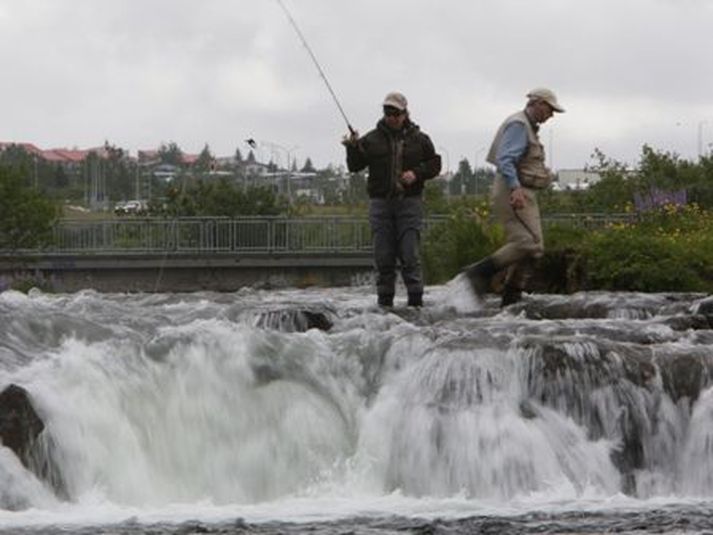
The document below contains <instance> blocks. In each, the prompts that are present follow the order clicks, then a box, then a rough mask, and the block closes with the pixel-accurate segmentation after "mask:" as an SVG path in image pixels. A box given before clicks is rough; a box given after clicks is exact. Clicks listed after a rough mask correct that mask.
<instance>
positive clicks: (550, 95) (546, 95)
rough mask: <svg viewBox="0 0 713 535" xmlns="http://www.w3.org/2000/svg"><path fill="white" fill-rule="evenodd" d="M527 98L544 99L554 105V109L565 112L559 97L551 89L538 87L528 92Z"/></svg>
mask: <svg viewBox="0 0 713 535" xmlns="http://www.w3.org/2000/svg"><path fill="white" fill-rule="evenodd" d="M527 98H529V99H530V100H544V101H545V102H547V104H549V105H550V106H552V109H553V110H554V111H556V112H559V113H564V108H563V107H562V106H560V104H559V102H557V97H556V96H555V94H554V92H553V91H551V90H550V89H547V88H544V87H538V88H537V89H533V90H532V91H530V92H529V93H528V94H527Z"/></svg>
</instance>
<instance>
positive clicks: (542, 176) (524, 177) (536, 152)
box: [487, 111, 553, 189]
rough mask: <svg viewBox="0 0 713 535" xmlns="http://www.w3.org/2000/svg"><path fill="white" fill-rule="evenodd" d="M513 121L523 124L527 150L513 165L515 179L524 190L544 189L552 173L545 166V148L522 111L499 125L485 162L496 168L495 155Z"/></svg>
mask: <svg viewBox="0 0 713 535" xmlns="http://www.w3.org/2000/svg"><path fill="white" fill-rule="evenodd" d="M515 121H517V122H520V123H522V124H524V125H525V130H526V131H527V150H526V151H525V154H524V155H523V157H522V158H520V161H519V162H517V164H516V165H515V168H516V169H517V178H518V180H519V181H520V185H522V186H524V187H526V188H533V189H544V188H546V187H547V186H549V185H550V184H551V183H552V178H553V177H552V173H550V170H549V169H547V167H546V166H545V148H544V147H543V146H542V143H540V138H539V137H537V132H535V129H534V128H533V127H532V124H531V123H530V120H529V119H528V117H527V115H526V114H525V112H524V111H519V112H517V113H514V114H512V115H511V116H510V117H508V118H507V119H505V122H503V124H502V125H500V128H499V129H498V132H497V133H496V134H495V139H494V140H493V144H492V145H490V150H489V151H488V157H487V160H488V162H490V163H492V164H493V165H495V166H497V153H498V148H499V147H500V142H501V141H502V137H503V132H504V131H505V128H506V127H507V126H508V125H509V124H510V123H512V122H515Z"/></svg>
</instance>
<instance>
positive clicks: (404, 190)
mask: <svg viewBox="0 0 713 535" xmlns="http://www.w3.org/2000/svg"><path fill="white" fill-rule="evenodd" d="M383 112H384V115H383V117H382V118H381V119H380V120H379V122H378V123H377V125H376V128H374V129H373V130H372V131H370V132H369V133H367V134H366V135H365V136H363V137H361V138H360V137H359V136H358V134H356V133H353V134H352V135H350V136H348V137H347V138H345V140H344V145H345V146H346V148H347V167H348V168H349V171H351V172H358V171H361V170H362V169H364V168H366V167H368V169H369V177H368V182H367V192H368V194H369V224H370V226H371V231H372V235H373V241H374V262H375V264H376V271H377V279H376V291H377V297H378V304H379V305H380V306H387V307H390V306H393V303H394V293H395V288H396V262H397V259H398V261H399V262H400V265H401V277H402V279H403V282H404V285H405V286H406V291H407V292H408V305H409V306H415V307H420V306H422V305H423V277H422V274H421V260H420V255H419V245H420V236H421V226H422V222H423V201H422V192H423V186H424V182H425V181H426V180H428V179H430V178H433V177H435V176H437V175H438V174H439V173H440V171H441V157H440V156H439V155H438V154H436V151H435V149H434V147H433V143H432V142H431V139H430V138H429V137H428V136H427V135H426V134H425V133H423V132H421V130H420V128H419V127H418V125H416V124H415V123H413V122H412V121H411V118H410V116H409V111H408V102H407V100H406V97H404V96H403V95H402V94H401V93H396V92H394V93H389V94H388V95H386V98H385V99H384V102H383Z"/></svg>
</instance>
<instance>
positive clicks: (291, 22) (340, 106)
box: [277, 0, 357, 135]
mask: <svg viewBox="0 0 713 535" xmlns="http://www.w3.org/2000/svg"><path fill="white" fill-rule="evenodd" d="M277 3H278V4H280V7H281V8H282V11H284V12H285V15H286V16H287V20H289V21H290V24H291V25H292V27H293V28H294V29H295V32H296V33H297V36H298V37H299V38H300V41H302V45H303V46H304V47H305V49H306V50H307V52H308V53H309V57H310V58H312V62H313V63H314V66H315V67H317V71H319V75H320V76H321V77H322V80H324V84H325V85H326V86H327V89H328V90H329V94H330V95H332V98H333V99H334V103H335V104H336V105H337V108H339V113H341V114H342V117H343V118H344V122H345V123H347V128H349V132H350V133H351V134H352V135H356V133H357V132H356V130H354V128H352V125H351V124H349V119H347V114H346V113H344V108H342V105H341V104H340V103H339V99H338V98H337V95H336V94H335V93H334V90H333V89H332V85H331V84H330V83H329V80H327V76H326V75H325V74H324V71H323V70H322V67H321V66H320V65H319V61H317V57H316V56H315V55H314V52H312V49H311V48H310V46H309V44H308V43H307V39H305V36H304V35H303V34H302V32H301V31H300V28H299V26H297V22H295V19H293V18H292V15H291V14H290V12H289V11H288V10H287V7H286V6H285V4H284V3H283V2H282V0H277Z"/></svg>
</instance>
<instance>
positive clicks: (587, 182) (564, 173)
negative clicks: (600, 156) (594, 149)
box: [554, 169, 602, 191]
mask: <svg viewBox="0 0 713 535" xmlns="http://www.w3.org/2000/svg"><path fill="white" fill-rule="evenodd" d="M601 179H602V177H601V175H600V174H599V173H597V172H595V171H585V170H584V169H560V170H559V171H558V172H557V180H556V181H555V183H554V184H556V185H557V186H554V187H555V189H558V190H560V191H566V190H569V191H582V190H586V189H589V187H590V186H593V185H594V184H596V183H597V182H599V181H600V180H601Z"/></svg>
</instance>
